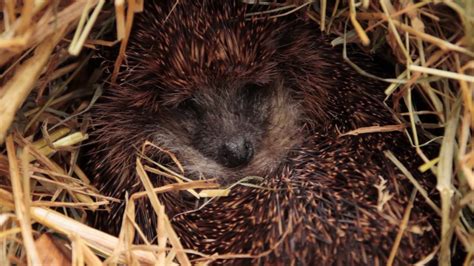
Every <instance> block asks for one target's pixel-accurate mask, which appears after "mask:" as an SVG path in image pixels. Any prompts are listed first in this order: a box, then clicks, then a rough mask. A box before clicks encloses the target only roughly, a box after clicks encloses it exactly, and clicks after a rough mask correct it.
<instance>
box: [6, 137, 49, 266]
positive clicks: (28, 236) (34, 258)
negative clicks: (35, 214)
mask: <svg viewBox="0 0 474 266" xmlns="http://www.w3.org/2000/svg"><path fill="white" fill-rule="evenodd" d="M6 144H7V145H6V146H7V153H8V162H9V165H10V180H11V184H12V189H13V197H14V203H15V213H16V216H17V218H18V221H19V223H20V228H21V235H22V237H23V243H24V246H25V249H26V255H27V256H28V261H29V262H30V263H31V264H33V265H39V263H41V260H40V258H39V256H38V252H37V251H36V246H35V241H34V239H33V231H32V228H31V220H30V209H29V208H27V206H29V204H27V203H25V202H26V201H27V200H30V199H27V198H26V197H25V195H24V191H23V188H22V184H21V183H22V182H21V174H20V168H19V166H18V160H17V157H16V151H15V150H16V149H15V144H14V143H13V137H12V136H11V135H10V136H8V137H7V143H6ZM25 170H26V169H23V171H25ZM27 195H29V193H27Z"/></svg>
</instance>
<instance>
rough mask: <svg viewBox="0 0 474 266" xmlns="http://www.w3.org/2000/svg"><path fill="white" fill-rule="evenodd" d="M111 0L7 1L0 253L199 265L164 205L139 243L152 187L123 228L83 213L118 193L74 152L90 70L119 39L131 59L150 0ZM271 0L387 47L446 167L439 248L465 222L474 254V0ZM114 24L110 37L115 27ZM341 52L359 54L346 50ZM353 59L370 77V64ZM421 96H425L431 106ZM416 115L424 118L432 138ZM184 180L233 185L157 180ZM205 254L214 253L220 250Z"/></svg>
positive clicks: (0, 56) (460, 234) (365, 43)
mask: <svg viewBox="0 0 474 266" xmlns="http://www.w3.org/2000/svg"><path fill="white" fill-rule="evenodd" d="M244 2H249V3H254V1H250V0H246V1H244ZM255 2H256V1H255ZM114 3H115V5H114V4H106V3H105V0H75V1H73V0H65V1H59V0H58V1H32V0H28V1H27V0H25V1H11V0H6V1H2V2H0V10H1V11H0V12H1V13H0V18H1V20H0V32H1V34H0V262H9V263H11V264H24V263H25V262H28V263H30V264H35V265H36V264H39V263H44V264H49V263H56V264H59V263H60V264H63V263H65V264H69V263H72V264H74V265H82V264H84V263H87V264H90V265H96V264H97V265H100V264H101V263H102V261H103V259H106V261H107V262H110V263H127V264H128V263H137V262H140V263H154V261H155V259H156V258H161V259H163V261H162V262H166V263H167V264H173V263H180V264H189V262H190V261H189V258H188V254H189V253H193V254H196V252H194V251H186V252H184V253H183V252H176V250H180V249H181V246H180V244H179V239H178V238H177V236H176V234H175V233H174V232H173V229H172V228H171V226H169V221H168V218H167V217H166V214H165V213H164V212H163V211H159V212H158V213H157V215H159V219H161V221H164V222H163V223H162V224H163V227H162V228H161V231H160V230H159V232H160V234H161V235H159V239H161V242H160V243H159V244H158V245H153V244H146V245H140V246H135V245H133V244H132V241H131V240H130V238H129V237H128V236H129V234H130V232H133V231H134V230H137V229H136V228H135V227H134V223H133V215H134V214H133V208H132V207H133V204H134V200H136V199H137V198H140V197H146V196H149V194H147V192H143V193H141V194H140V195H131V197H130V200H129V201H128V206H129V207H130V208H127V212H126V214H127V215H128V217H129V218H130V219H126V220H127V222H124V223H123V227H122V233H121V234H120V236H119V237H118V238H116V237H114V236H111V235H107V234H105V233H103V232H100V231H98V230H95V229H93V228H90V227H88V226H87V225H85V224H84V221H85V220H86V215H87V211H98V210H104V209H105V210H106V209H107V204H108V203H109V202H112V201H114V200H116V199H113V198H107V197H104V196H102V195H100V193H99V192H98V191H97V189H95V188H94V187H93V186H92V185H91V184H90V181H89V177H88V176H87V175H86V174H84V172H83V171H82V169H81V168H80V167H79V165H78V164H77V160H78V156H79V154H80V151H81V143H82V142H83V141H85V140H86V139H87V138H88V133H89V132H90V130H92V129H90V116H89V113H88V111H89V110H90V108H91V107H92V106H93V105H94V103H95V102H96V100H97V98H98V97H99V96H100V95H101V93H102V85H103V84H102V83H101V82H100V80H99V78H100V75H101V74H100V70H98V69H97V68H96V69H92V70H91V68H90V67H89V66H90V64H91V61H92V60H91V58H94V55H95V54H96V51H97V50H98V49H99V48H100V46H112V45H117V46H120V53H119V56H118V58H117V61H118V62H120V61H121V60H123V59H124V53H123V51H124V50H125V49H124V48H125V47H126V45H127V38H128V36H129V34H130V31H131V24H132V21H133V16H134V15H135V14H136V13H138V12H141V11H142V8H143V0H127V1H125V0H122V1H120V0H119V1H114ZM265 3H266V4H268V2H265ZM265 3H263V2H261V3H260V4H265ZM273 5H274V8H273V9H272V12H270V15H271V16H284V15H286V14H290V13H293V12H298V13H299V14H301V15H304V16H306V17H307V18H308V19H311V20H313V21H314V23H315V31H316V30H321V31H323V32H325V33H328V34H329V33H330V34H334V35H335V36H339V37H337V38H335V39H334V40H333V42H332V44H333V45H343V44H344V43H349V42H350V43H357V44H358V45H359V46H360V47H361V49H363V50H364V51H365V52H367V53H373V52H378V53H380V48H381V47H390V49H388V50H386V51H385V52H384V53H383V52H382V53H383V54H384V55H385V56H386V57H387V58H390V60H392V61H393V63H394V64H396V67H397V73H398V76H396V77H393V78H392V79H389V80H386V81H387V82H386V84H387V87H386V90H385V93H386V95H387V97H391V99H392V102H394V103H395V104H394V106H393V109H394V110H395V111H396V112H398V115H399V117H401V120H402V121H401V123H403V124H404V125H405V126H406V129H405V131H406V135H407V138H409V139H410V141H411V143H412V144H413V153H417V154H418V155H419V156H420V157H421V159H422V160H423V161H424V162H425V163H424V164H423V165H420V170H421V171H431V172H432V173H433V174H434V175H435V176H436V177H437V186H436V189H438V190H439V192H440V196H441V202H440V206H438V208H439V215H440V217H441V219H442V234H441V235H443V237H442V239H441V241H440V245H439V246H440V248H439V250H438V251H437V252H438V253H439V254H441V255H440V256H441V257H440V259H441V262H442V263H446V262H447V261H449V252H447V253H446V252H445V251H446V250H448V251H449V242H450V241H449V239H451V238H452V237H453V236H454V235H455V236H456V237H457V238H458V239H459V240H460V243H462V245H463V246H464V249H465V250H466V251H467V256H466V258H465V263H466V264H465V265H468V264H469V263H470V261H471V260H472V257H473V254H474V230H473V229H474V228H472V226H473V224H474V223H473V221H471V220H470V219H469V218H470V217H472V214H471V213H472V212H473V211H474V172H473V167H474V151H473V150H472V141H471V138H472V136H471V133H472V128H473V126H474V103H473V98H474V75H473V74H474V1H471V0H459V1H443V3H441V2H440V1H435V0H427V1H420V2H416V1H386V0H380V1H368V0H360V1H355V0H343V1H326V0H320V1H309V2H304V1H301V0H299V1H287V3H284V4H276V3H275V4H273ZM318 27H319V29H318ZM110 32H113V33H114V34H113V36H114V38H113V39H111V38H110V36H112V34H105V33H110ZM132 34H133V33H132ZM341 60H346V61H347V62H348V63H350V64H351V62H350V60H349V59H348V58H343V57H342V56H341ZM353 67H355V68H356V69H357V70H358V71H359V72H360V73H361V74H363V75H367V76H370V73H366V72H365V71H364V69H363V66H356V65H353ZM112 78H113V77H112ZM414 95H416V97H415V96H414ZM414 98H419V99H421V101H423V103H424V104H422V105H419V106H422V107H417V105H416V104H415V103H414V102H415V100H414ZM418 101H420V100H418ZM419 127H423V128H424V129H427V130H426V132H427V136H425V137H426V138H423V139H424V140H423V141H424V142H423V141H422V140H421V139H419V137H418V134H417V128H419ZM425 139H428V140H429V142H437V143H439V145H440V147H441V148H440V150H439V154H438V156H437V157H436V158H427V157H426V156H425V154H423V152H422V150H421V149H420V147H422V146H423V145H425V144H426V140H425ZM183 189H187V190H193V191H194V192H195V191H201V192H203V191H204V192H206V193H208V194H215V195H220V193H225V191H219V190H209V184H207V183H206V182H201V181H195V182H185V183H177V184H176V185H171V186H167V187H161V188H155V192H157V193H164V192H166V191H171V190H183ZM157 204H158V205H159V204H160V203H159V202H158V203H157ZM157 208H158V210H160V208H161V210H162V209H163V208H162V206H161V205H160V206H157ZM469 214H471V215H469ZM160 216H161V217H160ZM471 219H472V218H471ZM181 251H182V250H181ZM443 252H444V253H443ZM443 254H448V255H443ZM200 255H201V256H202V258H203V260H202V261H204V262H205V261H206V260H207V261H212V260H213V259H214V258H213V257H212V256H211V255H204V254H200ZM447 256H448V257H447ZM429 259H430V258H427V260H429Z"/></svg>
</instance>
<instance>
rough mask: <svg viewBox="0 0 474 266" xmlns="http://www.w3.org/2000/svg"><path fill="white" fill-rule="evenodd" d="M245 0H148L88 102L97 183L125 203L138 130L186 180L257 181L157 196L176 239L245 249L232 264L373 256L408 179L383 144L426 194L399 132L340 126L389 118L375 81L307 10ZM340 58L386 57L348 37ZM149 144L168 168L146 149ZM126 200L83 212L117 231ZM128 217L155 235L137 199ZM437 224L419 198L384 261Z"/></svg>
mask: <svg viewBox="0 0 474 266" xmlns="http://www.w3.org/2000/svg"><path fill="white" fill-rule="evenodd" d="M248 9H249V7H248V6H247V5H245V4H243V3H241V2H240V1H214V0H204V1H190V0H183V1H179V2H178V3H175V1H146V3H145V9H144V12H143V13H141V14H138V15H137V18H136V20H135V22H134V25H133V30H132V34H131V36H130V40H129V44H128V48H127V52H126V60H125V63H124V64H123V66H122V68H121V71H120V73H119V76H118V82H117V84H115V85H110V86H109V87H108V88H107V90H106V96H105V97H104V98H103V100H102V101H101V102H100V103H98V104H97V105H96V107H95V109H94V111H93V117H94V124H95V131H94V132H93V139H94V145H93V147H92V149H91V151H90V153H89V158H90V159H89V170H90V171H91V173H92V174H93V176H94V182H95V185H96V186H97V187H98V188H99V189H100V190H101V192H102V193H103V194H105V195H107V196H112V197H115V198H118V199H121V200H123V201H125V200H124V199H125V195H126V193H127V192H128V194H129V195H130V194H132V193H134V192H137V191H142V190H144V188H143V187H142V185H141V182H140V180H139V178H138V177H137V176H136V174H135V159H136V147H140V146H141V145H142V143H144V141H146V140H148V141H151V142H152V143H154V144H156V145H157V146H160V147H162V148H163V149H166V150H168V151H170V152H171V153H173V154H174V155H176V156H177V158H178V159H179V161H180V162H181V164H182V167H183V169H184V175H186V176H187V177H188V178H191V179H200V178H212V179H217V180H218V181H219V183H220V184H222V185H223V186H225V185H228V184H230V183H233V182H235V181H236V180H240V179H242V178H244V177H247V176H260V177H262V178H263V181H262V182H261V183H259V186H260V187H261V188H252V187H244V186H237V187H235V188H234V189H232V192H231V193H230V195H229V196H227V197H220V198H217V199H215V200H213V201H211V202H210V203H209V204H206V205H205V206H203V207H202V208H199V209H196V202H195V200H193V199H192V198H191V197H189V195H186V193H187V192H180V193H177V192H176V193H167V194H163V195H159V197H160V199H161V200H162V201H163V203H164V205H165V207H166V211H167V214H168V215H169V217H171V218H172V220H171V222H172V225H173V227H174V230H175V231H176V232H177V234H178V236H179V237H180V239H181V242H182V244H183V246H184V247H186V248H189V249H194V250H197V251H200V252H203V253H206V254H215V253H218V254H227V253H233V254H252V255H255V258H245V259H234V260H231V261H226V262H227V263H233V264H246V263H249V262H253V263H263V264H270V263H278V264H292V265H293V264H295V263H296V264H301V265H314V264H322V265H330V264H337V265H346V264H348V265H354V264H364V265H367V264H368V265H379V264H383V263H385V262H386V261H387V259H388V257H389V254H390V251H391V249H392V247H393V245H394V243H395V238H396V235H397V233H398V231H399V224H400V223H401V220H402V217H403V215H404V213H405V210H406V208H407V206H408V205H409V201H410V197H411V195H412V192H413V190H414V189H413V186H412V185H411V183H410V182H409V181H408V180H407V178H406V177H405V176H404V175H403V174H402V173H401V172H400V170H399V169H397V168H396V167H395V166H394V165H393V163H392V162H391V161H390V160H388V159H387V158H386V156H385V155H384V152H385V151H387V150H390V151H391V152H393V154H395V156H396V157H397V158H399V159H400V160H401V161H402V162H403V163H404V164H405V166H407V168H408V169H410V170H411V172H412V173H414V174H415V175H416V176H417V178H418V179H419V180H420V183H421V184H422V185H423V186H424V187H425V188H426V189H427V191H428V192H429V193H431V194H434V193H435V192H434V191H433V188H434V186H433V185H432V183H433V180H431V178H430V176H423V175H421V174H420V173H417V170H416V167H417V165H418V164H419V162H418V161H417V159H416V155H414V154H412V153H413V152H412V150H411V148H410V144H409V143H408V142H407V141H406V137H405V136H404V134H403V133H401V132H385V133H382V132H375V133H368V134H360V135H350V134H349V135H345V134H341V133H345V132H349V131H351V130H355V129H358V128H361V127H369V126H385V125H393V124H396V123H397V122H396V120H395V119H394V118H393V117H392V115H391V113H390V112H389V111H388V110H387V109H386V107H385V105H384V104H383V99H384V94H383V89H384V87H385V84H383V83H381V82H379V81H376V80H372V79H368V78H366V77H363V76H361V75H360V74H358V73H357V72H356V71H355V70H354V69H353V68H351V67H350V66H349V65H347V64H346V63H344V62H343V60H342V58H341V51H340V50H339V49H337V48H334V47H331V46H330V44H329V39H328V37H325V36H323V35H321V34H320V33H318V32H317V30H316V28H315V25H312V24H311V23H310V22H307V21H305V20H304V19H302V18H295V17H283V18H264V19H257V18H255V17H248V16H246V11H247V10H248ZM349 57H351V59H352V60H353V61H355V62H356V63H357V64H359V65H363V66H364V68H366V69H369V70H371V71H372V72H374V73H381V69H384V67H383V66H382V65H381V64H380V63H379V62H376V61H374V60H372V59H371V58H368V57H367V56H365V55H363V54H362V53H360V52H358V51H357V50H356V49H352V50H351V51H350V53H349ZM148 156H150V157H151V158H153V159H154V160H155V161H157V162H160V163H161V164H163V165H165V166H167V167H169V168H171V169H175V170H177V168H176V166H175V165H174V164H173V162H172V160H170V159H169V158H167V157H166V156H163V155H162V154H159V153H158V152H152V153H150V154H148ZM152 182H153V183H154V185H155V186H160V185H164V184H167V183H171V182H173V181H171V180H169V179H168V178H166V177H162V176H153V180H152ZM382 187H383V188H382ZM262 188H265V189H262ZM382 194H385V195H386V196H388V198H386V199H383V195H382ZM123 208H124V203H122V204H115V205H112V212H111V213H110V214H104V213H102V214H96V215H94V221H93V222H94V224H95V225H96V226H97V227H98V228H101V229H102V230H105V231H108V232H110V233H114V234H117V233H118V231H119V228H120V225H121V217H122V214H123ZM136 214H137V223H138V224H139V225H140V227H141V228H142V230H143V231H144V232H145V234H146V236H147V237H148V238H149V240H152V239H154V237H155V234H156V230H155V229H156V222H157V221H156V217H155V214H154V212H153V210H152V208H151V207H150V206H149V203H148V202H147V201H142V202H141V204H140V205H139V206H137V209H136ZM439 223H440V222H439V219H438V217H437V216H436V214H435V213H434V211H432V209H431V208H430V207H429V206H428V205H427V204H426V203H425V201H424V199H423V198H422V197H421V196H419V195H417V196H416V198H415V204H414V207H413V209H412V210H411V215H410V219H409V221H408V228H407V230H406V232H405V233H404V234H403V238H402V240H401V242H400V244H399V247H398V251H397V255H396V259H395V263H396V264H398V265H406V264H411V263H415V262H417V261H418V260H421V259H423V258H424V257H425V256H427V255H428V254H429V253H431V252H433V251H434V249H435V247H436V243H438V236H437V228H438V227H439ZM265 252H266V253H265ZM259 254H265V255H264V256H259Z"/></svg>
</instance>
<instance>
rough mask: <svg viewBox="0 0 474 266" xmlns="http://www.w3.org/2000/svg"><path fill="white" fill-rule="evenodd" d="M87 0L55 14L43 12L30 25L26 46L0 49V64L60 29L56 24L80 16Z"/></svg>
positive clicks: (68, 21)
mask: <svg viewBox="0 0 474 266" xmlns="http://www.w3.org/2000/svg"><path fill="white" fill-rule="evenodd" d="M87 1H91V0H77V1H75V2H73V3H72V4H71V5H69V6H68V7H66V8H64V9H63V10H61V12H59V13H57V14H56V13H54V12H52V11H51V10H49V12H45V14H46V15H44V16H43V17H42V18H41V19H40V20H39V21H38V22H37V23H34V24H33V25H31V27H32V29H31V32H32V34H31V36H30V38H29V39H28V46H25V47H22V49H18V50H15V51H8V50H5V51H3V50H1V49H0V66H3V65H4V64H5V63H7V62H9V61H10V60H11V59H12V58H13V57H15V56H17V55H19V54H21V53H23V52H24V51H25V50H27V49H28V48H30V47H34V46H36V45H38V44H39V43H41V42H43V41H44V40H45V39H46V38H48V37H49V36H50V35H51V34H54V33H56V32H58V31H59V30H60V29H58V28H57V25H63V26H65V27H67V25H70V24H71V23H73V22H74V21H75V20H77V19H78V18H79V17H80V16H81V14H82V10H83V7H84V5H85V4H86V2H87ZM97 1H98V0H92V4H93V5H95V4H96V2H97ZM0 40H1V39H0Z"/></svg>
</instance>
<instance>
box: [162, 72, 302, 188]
mask: <svg viewBox="0 0 474 266" xmlns="http://www.w3.org/2000/svg"><path fill="white" fill-rule="evenodd" d="M249 90H252V91H250V92H249ZM205 91H206V92H207V93H203V94H199V93H197V94H196V95H195V96H193V97H192V98H190V99H188V100H187V101H185V102H184V103H183V104H182V105H181V106H178V107H176V108H171V109H169V110H167V111H165V112H162V113H161V114H160V116H159V118H158V124H159V125H158V128H157V130H156V133H155V134H154V136H153V142H154V143H155V144H156V145H159V146H160V147H162V148H164V149H166V150H168V151H170V152H171V153H173V154H175V155H177V157H178V159H179V161H180V163H181V164H182V166H183V168H184V170H185V173H184V174H185V175H186V176H187V177H189V178H192V179H198V178H206V179H209V178H216V179H218V180H220V182H221V183H229V182H233V181H235V180H238V179H241V178H244V177H246V176H262V177H264V176H267V175H270V174H271V173H273V172H274V171H276V170H277V169H278V167H279V166H280V165H281V164H282V162H283V161H284V159H285V157H286V155H287V154H288V152H289V151H290V150H291V148H292V147H294V146H295V145H296V144H297V143H299V142H300V141H301V139H300V138H301V135H302V134H298V131H299V130H300V128H301V127H300V122H301V121H300V119H299V116H300V110H299V109H300V108H299V104H298V102H297V101H296V100H294V99H293V98H292V95H291V93H290V90H289V89H288V88H285V86H284V85H283V82H279V81H277V82H273V83H271V84H264V85H258V86H257V85H250V88H248V85H246V84H243V85H242V84H238V85H235V86H230V87H221V88H220V91H216V92H215V93H212V90H205ZM235 135H239V136H245V138H246V139H249V140H250V141H251V142H252V144H253V148H254V155H253V157H252V159H251V160H250V161H249V162H248V163H247V164H245V165H243V166H240V167H235V168H229V167H226V166H224V165H223V164H222V163H219V157H218V156H219V155H218V152H217V150H218V149H219V146H220V145H221V144H222V143H223V142H225V141H226V139H227V138H231V137H232V136H235Z"/></svg>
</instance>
